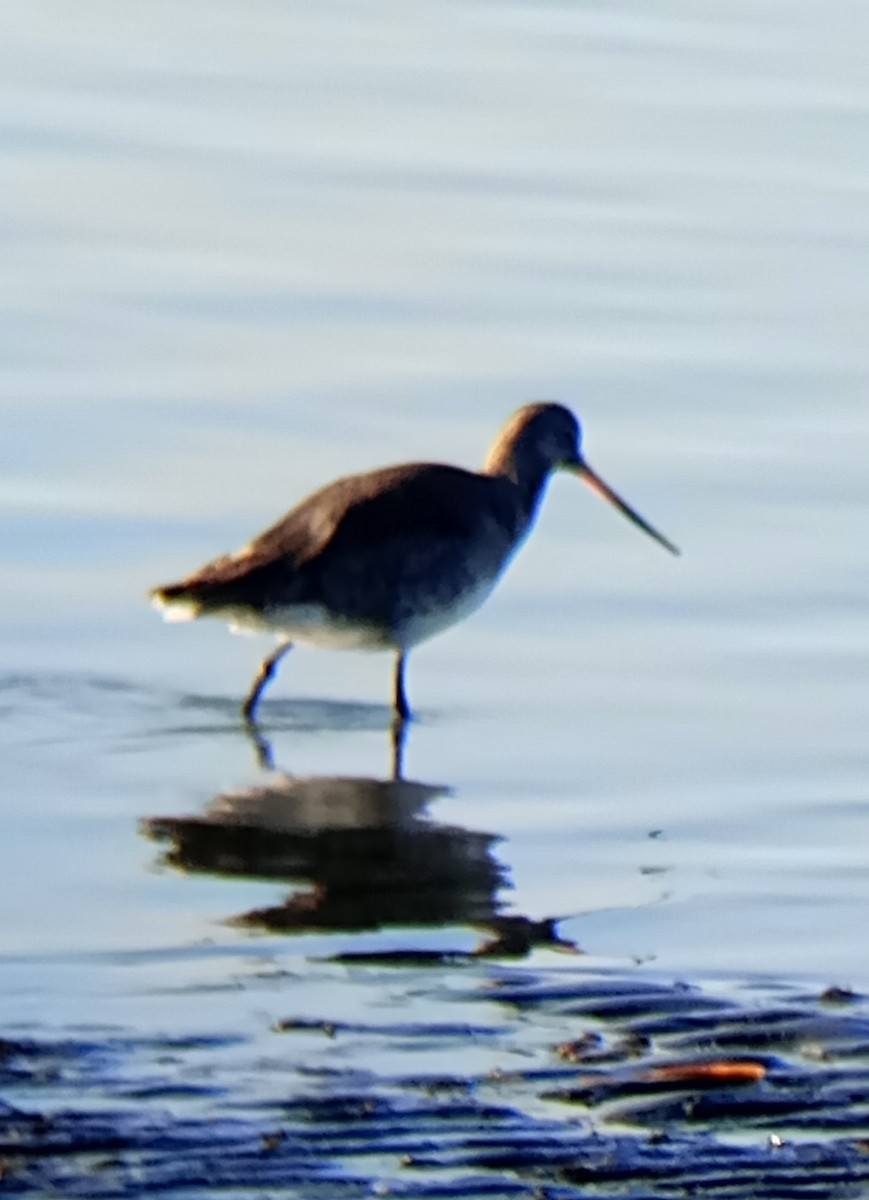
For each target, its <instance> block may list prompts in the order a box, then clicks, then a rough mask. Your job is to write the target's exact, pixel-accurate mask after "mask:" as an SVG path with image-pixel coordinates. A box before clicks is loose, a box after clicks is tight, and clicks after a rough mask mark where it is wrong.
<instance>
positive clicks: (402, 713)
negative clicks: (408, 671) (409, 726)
mask: <svg viewBox="0 0 869 1200" xmlns="http://www.w3.org/2000/svg"><path fill="white" fill-rule="evenodd" d="M404 659H405V654H404V651H403V650H400V651H399V653H398V658H397V659H396V660H395V685H394V690H393V700H392V707H393V708H394V709H395V715H396V716H397V717H398V719H399V720H400V721H407V720H409V719H410V706H409V705H408V703H407V695H406V693H405V690H404Z"/></svg>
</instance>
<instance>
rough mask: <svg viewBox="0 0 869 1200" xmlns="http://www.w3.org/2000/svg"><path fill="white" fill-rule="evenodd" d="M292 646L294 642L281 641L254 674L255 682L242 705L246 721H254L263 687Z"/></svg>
mask: <svg viewBox="0 0 869 1200" xmlns="http://www.w3.org/2000/svg"><path fill="white" fill-rule="evenodd" d="M292 648H293V643H292V642H281V644H280V645H279V646H278V648H277V650H275V651H274V653H273V654H270V655H269V656H268V658H264V659H263V661H262V663H261V664H260V669H259V670H258V671H257V673H256V675H255V676H254V680H253V683H252V684H251V685H250V691H249V692H248V694H247V698H246V700H245V702H244V704H242V706H241V712H242V716H243V717H244V719H245V720H246V721H249V722H253V719H254V716H253V714H254V712H255V711H256V706H257V704H259V698H260V696H261V695H262V693H263V689H264V688H265V686H266V684H267V683H268V681H269V680H270V679H271V677H272V676H273V675H274V673H275V670H276V668H277V665H278V663H279V662H280V661H281V659H282V658H283V657H284V655H285V654H286V652H287V651H288V650H292Z"/></svg>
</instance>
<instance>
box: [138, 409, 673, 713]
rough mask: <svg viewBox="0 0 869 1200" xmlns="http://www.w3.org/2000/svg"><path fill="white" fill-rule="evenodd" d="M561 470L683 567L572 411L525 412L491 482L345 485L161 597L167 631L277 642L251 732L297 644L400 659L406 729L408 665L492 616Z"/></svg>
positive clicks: (387, 474) (375, 480)
mask: <svg viewBox="0 0 869 1200" xmlns="http://www.w3.org/2000/svg"><path fill="white" fill-rule="evenodd" d="M558 470H562V471H570V472H572V473H573V474H575V475H577V476H579V477H580V478H581V479H583V480H584V481H585V482H586V483H587V484H589V485H590V486H591V487H592V488H593V490H594V491H596V492H597V493H598V494H599V495H600V496H603V498H604V499H605V500H608V501H609V502H610V504H613V505H614V506H615V507H616V508H617V509H618V510H619V511H620V512H621V513H623V514H624V515H625V516H626V517H628V519H629V520H631V521H633V523H634V524H635V525H638V526H639V527H640V529H642V530H644V531H645V532H646V533H648V534H649V535H650V536H651V537H653V538H655V540H656V541H658V542H660V543H661V545H662V546H664V547H666V549H668V550H670V551H671V552H672V553H673V554H678V553H679V552H678V550H677V549H676V547H675V546H674V545H673V543H672V542H670V541H668V540H667V538H665V537H664V536H663V534H661V533H659V532H658V531H657V530H656V529H654V528H653V527H652V526H651V525H649V524H648V522H647V521H645V520H644V519H643V518H642V517H641V516H640V515H639V513H637V512H635V511H634V509H632V508H630V507H629V506H628V505H627V504H626V503H625V502H624V500H622V499H621V498H620V497H619V496H617V495H616V493H615V492H614V491H613V490H612V489H611V488H610V487H609V486H608V485H607V484H606V483H604V481H603V480H602V479H601V478H600V477H599V476H598V475H596V474H595V473H594V471H592V469H591V467H589V465H588V463H587V462H586V461H585V459H584V458H583V454H582V429H581V427H580V424H579V421H578V420H577V419H576V417H575V416H574V415H573V413H572V412H571V411H570V410H569V409H567V408H565V407H563V406H562V405H560V404H529V405H526V406H525V407H524V408H520V409H519V411H518V412H516V413H514V414H513V416H512V417H511V418H510V420H509V421H508V422H507V424H506V425H505V426H504V428H503V429H502V430H501V433H500V434H499V435H498V438H497V440H496V441H495V444H494V445H493V446H492V449H491V450H490V451H489V455H488V457H487V459H486V462H485V464H484V466H483V469H482V471H479V472H475V471H465V470H462V469H461V468H460V467H451V466H444V465H441V464H437V463H404V464H402V465H400V466H396V467H385V468H383V469H382V470H378V471H368V472H366V473H365V474H362V475H349V476H347V477H346V478H344V479H338V480H336V481H335V482H334V483H330V484H328V485H327V486H326V487H324V488H321V489H320V490H319V491H316V492H314V493H313V494H312V495H311V496H309V497H308V498H307V499H306V500H303V501H302V502H301V504H299V505H298V506H297V507H296V508H294V509H292V510H291V511H290V512H289V513H287V515H286V516H285V517H283V518H281V520H280V521H278V522H277V524H276V525H272V526H271V528H269V529H267V530H265V532H264V533H261V534H260V535H259V536H258V537H256V538H254V540H253V541H252V542H249V543H248V544H247V545H246V546H242V548H241V549H240V550H236V551H235V553H233V554H227V555H224V556H223V557H221V558H217V559H215V560H214V561H213V562H210V563H207V564H206V565H205V566H204V567H201V568H200V569H199V570H198V571H194V573H193V574H192V575H188V576H187V578H186V579H183V580H181V582H180V583H169V584H165V585H164V586H162V587H158V588H155V589H154V591H153V592H152V593H151V595H152V597H153V601H154V603H155V604H156V605H157V606H158V607H159V608H162V609H164V610H165V613H166V619H167V620H170V621H171V620H181V621H183V620H193V619H195V618H197V617H217V618H219V619H220V620H224V621H228V622H229V624H230V625H231V626H232V627H234V628H236V629H241V630H246V631H253V632H270V633H275V634H277V636H278V638H279V642H278V646H277V649H276V650H274V651H273V653H272V654H270V655H269V656H268V657H267V658H266V659H264V660H263V663H262V665H261V666H260V668H259V671H258V672H257V674H256V676H255V677H254V680H253V683H252V684H251V687H250V690H249V691H248V694H247V697H246V699H245V701H244V704H243V705H242V712H243V714H244V716H245V718H246V719H247V720H248V721H249V722H252V721H253V718H254V714H255V711H256V707H257V704H258V702H259V699H260V696H261V695H262V692H263V689H264V688H265V686H266V684H267V683H268V681H269V680H270V679H271V678H272V676H273V675H274V673H275V669H276V667H277V665H278V663H279V662H280V660H281V658H283V656H284V655H285V654H286V653H287V651H288V650H289V649H290V647H291V646H292V645H293V644H294V643H295V642H299V643H301V644H302V645H309V646H322V647H329V648H333V649H347V650H390V651H392V652H393V653H394V654H395V656H396V659H395V675H394V686H393V704H394V708H395V713H396V716H397V718H398V720H399V721H401V722H403V721H405V720H406V719H407V718H408V717H409V716H410V708H409V706H408V703H407V695H406V692H405V687H404V669H405V663H406V661H407V655H408V653H409V651H410V650H411V649H412V648H413V647H414V646H416V645H418V644H419V643H420V642H423V641H425V640H426V639H427V638H430V637H432V636H433V635H434V634H436V633H440V632H441V630H444V629H448V628H449V626H450V625H454V624H455V623H456V622H457V621H460V620H462V618H463V617H467V616H468V615H469V614H470V613H472V612H473V611H474V610H475V609H476V608H478V607H479V606H480V605H481V604H482V603H483V601H484V600H485V599H486V597H487V596H488V595H489V593H490V592H491V590H492V588H493V587H494V586H495V584H496V583H497V581H498V578H499V577H500V575H501V572H502V571H503V570H504V568H505V566H506V565H507V563H508V562H509V561H510V559H511V558H512V556H513V554H514V553H515V551H516V550H517V549H518V548H519V546H520V545H521V544H522V542H523V541H524V539H525V538H526V536H527V535H528V533H529V531H530V529H531V527H532V525H533V524H534V518H535V516H536V514H537V510H538V507H539V505H540V501H541V499H542V496H543V492H544V490H545V487H546V483H547V481H548V479H549V476H550V475H551V474H552V472H553V471H558Z"/></svg>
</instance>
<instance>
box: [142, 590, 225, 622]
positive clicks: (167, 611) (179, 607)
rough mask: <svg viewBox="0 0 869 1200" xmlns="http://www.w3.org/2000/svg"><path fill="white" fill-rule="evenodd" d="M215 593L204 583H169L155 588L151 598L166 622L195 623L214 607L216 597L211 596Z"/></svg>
mask: <svg viewBox="0 0 869 1200" xmlns="http://www.w3.org/2000/svg"><path fill="white" fill-rule="evenodd" d="M213 592H214V588H213V587H209V586H208V585H207V584H203V583H199V584H197V583H195V582H185V583H167V584H164V585H163V586H162V587H156V588H154V589H153V590H152V591H151V593H150V596H151V603H152V604H153V605H154V607H155V608H157V609H159V610H160V611H161V612H162V613H163V620H164V621H195V620H196V618H197V617H201V616H202V615H203V614H204V613H205V612H207V611H208V609H209V608H212V607H213V600H214V597H213V594H212V595H210V594H209V593H213ZM209 601H212V603H209Z"/></svg>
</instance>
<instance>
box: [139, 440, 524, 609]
mask: <svg viewBox="0 0 869 1200" xmlns="http://www.w3.org/2000/svg"><path fill="white" fill-rule="evenodd" d="M511 517H512V514H511V506H510V504H509V499H508V497H506V495H502V493H501V488H500V487H499V486H498V484H496V481H495V480H493V479H492V478H491V477H485V476H480V475H476V474H474V473H473V472H469V471H463V470H461V469H460V468H458V467H449V466H442V465H438V464H433V463H410V464H405V465H402V466H398V467H386V468H384V469H383V470H379V471H371V472H368V473H366V474H364V475H351V476H348V477H346V478H344V479H339V480H336V481H335V482H334V483H331V484H329V485H328V486H326V487H324V488H321V489H320V490H319V491H317V492H314V493H313V494H312V495H311V496H309V497H308V498H307V499H306V500H303V501H302V503H301V504H299V505H298V506H297V507H296V508H294V509H292V510H291V511H290V512H289V513H287V515H286V516H285V517H283V518H282V519H281V520H280V521H278V522H277V523H276V524H275V525H272V526H271V527H270V528H269V529H266V530H265V531H264V532H263V533H261V534H260V535H259V536H258V537H257V538H255V539H254V540H253V541H252V542H251V543H249V545H247V546H244V547H242V549H241V550H238V551H236V552H235V553H234V554H229V555H225V556H223V557H222V558H218V559H215V560H214V561H213V562H210V563H207V564H206V565H205V566H204V567H202V568H200V570H198V571H196V572H194V573H193V574H192V575H190V576H188V577H187V578H186V579H184V580H182V582H181V583H179V584H173V585H169V586H167V587H163V588H159V589H157V593H156V594H158V595H159V596H160V597H161V598H162V599H164V600H171V599H175V598H182V597H183V598H189V599H191V600H196V601H199V602H200V603H203V604H205V605H210V604H216V605H224V604H230V603H247V604H252V605H254V606H256V607H270V606H272V605H274V604H277V603H283V604H286V603H298V602H304V601H306V600H318V601H319V600H322V599H323V597H322V587H323V583H324V580H333V581H334V580H335V578H336V577H337V576H340V575H341V574H342V573H344V572H347V571H349V572H350V573H351V574H355V573H357V572H358V571H359V570H360V569H363V565H364V569H365V571H366V573H368V575H369V577H370V575H371V572H372V570H376V569H377V564H378V563H379V564H380V565H381V566H382V565H383V564H384V563H385V562H386V561H387V560H391V561H394V560H395V558H396V556H399V555H402V554H403V555H406V554H407V552H408V549H409V548H412V547H414V546H416V547H418V548H425V547H433V546H445V545H450V546H455V545H456V544H457V543H462V542H465V541H472V540H474V539H475V538H476V537H478V536H479V533H480V530H481V526H482V525H483V524H484V523H485V522H491V520H492V519H493V518H494V519H495V520H496V521H498V523H499V524H500V525H501V526H502V527H504V528H505V532H507V528H506V527H507V526H509V524H510V522H511ZM333 586H334V585H333Z"/></svg>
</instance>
